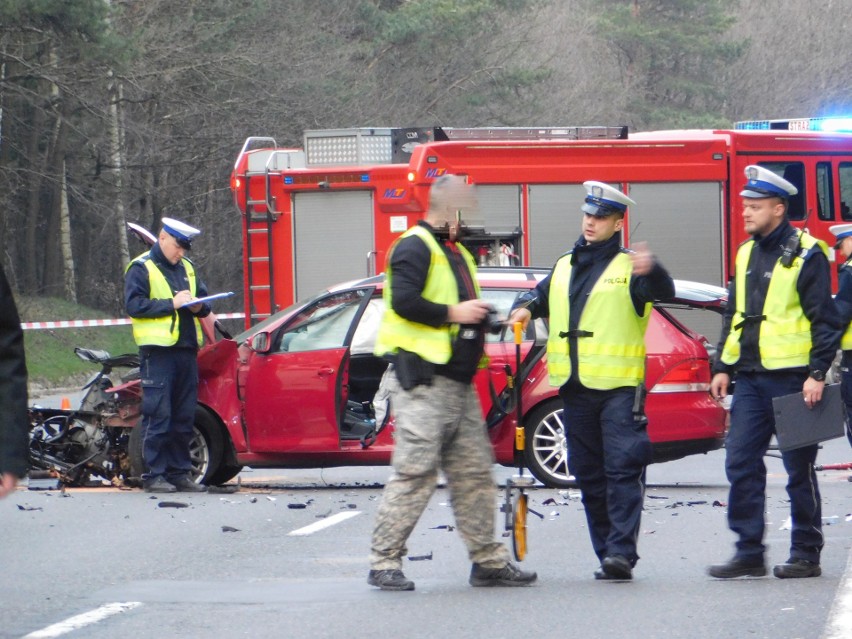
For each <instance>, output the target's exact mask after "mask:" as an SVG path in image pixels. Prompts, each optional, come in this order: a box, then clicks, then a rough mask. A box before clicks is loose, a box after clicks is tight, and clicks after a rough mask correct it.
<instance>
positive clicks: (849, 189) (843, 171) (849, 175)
mask: <svg viewBox="0 0 852 639" xmlns="http://www.w3.org/2000/svg"><path fill="white" fill-rule="evenodd" d="M838 176H839V181H840V217H841V218H842V219H844V220H852V211H850V210H849V207H852V162H841V163H840V167H839V170H838Z"/></svg>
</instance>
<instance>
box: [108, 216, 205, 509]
mask: <svg viewBox="0 0 852 639" xmlns="http://www.w3.org/2000/svg"><path fill="white" fill-rule="evenodd" d="M200 232H201V231H199V230H198V229H196V228H194V227H192V226H190V225H188V224H185V223H184V222H181V221H179V220H175V219H172V218H167V217H164V218H163V226H162V229H161V230H160V234H159V237H158V238H157V243H156V244H154V245H153V246H152V247H151V250H150V251H148V252H147V253H143V254H142V255H140V256H139V257H137V258H135V259H134V260H133V261H132V262H131V263H130V264H129V265H128V266H127V270H126V273H125V286H124V302H125V306H126V308H127V313H128V315H130V318H131V323H132V325H133V338H134V339H135V340H136V344H137V345H138V346H139V357H140V360H141V363H140V370H141V374H142V391H143V394H142V428H144V435H143V445H142V452H143V456H144V458H145V465H146V473H145V474H144V475H143V478H142V479H143V482H144V488H145V490H146V491H147V492H151V493H173V492H176V491H182V492H203V491H205V490H207V488H206V486H203V485H201V484H197V483H196V482H195V481H194V479H193V476H192V463H191V460H190V456H189V446H190V442H191V441H192V433H193V423H194V421H195V405H196V399H197V391H198V364H197V362H196V352H197V350H198V348H199V346H200V345H201V342H202V339H203V338H202V332H201V324H200V323H199V321H198V318H200V317H205V316H207V315H209V314H210V307H209V305H207V304H202V303H200V302H199V303H192V300H193V299H195V298H198V297H204V296H205V295H207V288H206V287H205V285H204V283H203V282H202V281H201V280H200V279H199V278H198V277H197V275H196V273H195V267H194V266H193V264H192V262H190V261H189V259H187V257H186V252H187V251H188V250H190V248H191V246H192V244H191V243H192V240H193V238H195V237H196V236H197V235H198V234H199V233H200Z"/></svg>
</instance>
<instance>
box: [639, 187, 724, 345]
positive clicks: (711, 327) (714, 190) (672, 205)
mask: <svg viewBox="0 0 852 639" xmlns="http://www.w3.org/2000/svg"><path fill="white" fill-rule="evenodd" d="M630 197H631V198H632V199H634V200H635V201H636V206H631V207H630V210H629V212H628V221H627V224H626V226H627V228H628V229H629V230H630V239H629V242H630V243H631V244H635V243H636V242H648V245H649V247H650V248H651V250H652V251H654V253H655V254H656V255H658V256H659V258H660V261H661V262H662V263H663V264H664V265H665V267H666V268H667V269H668V271H669V272H670V273H671V274H672V277H674V278H676V279H683V280H693V281H696V282H704V283H706V284H715V285H717V286H725V285H726V284H727V282H723V281H722V258H723V245H722V215H723V213H722V185H721V184H720V183H719V182H655V183H640V182H633V183H631V184H630ZM738 217H739V216H737V218H738ZM735 222H736V223H739V220H738V219H737V220H735ZM673 314H674V315H675V316H676V317H677V318H678V319H680V320H681V321H682V322H683V323H684V324H686V325H687V326H689V327H690V328H692V329H693V330H695V331H697V332H699V333H701V334H702V335H704V336H705V337H707V338H708V339H709V340H710V341H711V342H713V341H714V340H716V339H717V337H718V335H719V332H720V331H721V328H722V323H721V318H720V317H719V316H718V315H717V314H715V313H689V312H686V311H685V312H682V313H681V312H679V311H675V312H674V313H673Z"/></svg>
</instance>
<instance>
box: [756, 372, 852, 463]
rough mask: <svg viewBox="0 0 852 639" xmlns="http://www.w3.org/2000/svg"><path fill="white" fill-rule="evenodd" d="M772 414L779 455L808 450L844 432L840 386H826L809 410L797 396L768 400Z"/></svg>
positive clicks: (799, 395)
mask: <svg viewBox="0 0 852 639" xmlns="http://www.w3.org/2000/svg"><path fill="white" fill-rule="evenodd" d="M772 410H773V412H774V413H775V437H776V438H777V440H778V449H779V450H781V451H788V450H793V449H795V448H802V447H803V446H812V445H813V444H818V443H819V442H823V441H826V440H828V439H834V438H836V437H843V435H844V434H845V432H846V427H845V415H844V413H845V411H844V404H843V400H842V398H841V397H840V384H827V385H826V386H825V389H824V390H823V392H822V400H820V402H819V404H817V405H816V406H814V407H813V408H808V407H807V406H806V405H805V402H804V399H803V398H802V394H801V393H793V394H791V395H783V396H781V397H774V398H773V399H772Z"/></svg>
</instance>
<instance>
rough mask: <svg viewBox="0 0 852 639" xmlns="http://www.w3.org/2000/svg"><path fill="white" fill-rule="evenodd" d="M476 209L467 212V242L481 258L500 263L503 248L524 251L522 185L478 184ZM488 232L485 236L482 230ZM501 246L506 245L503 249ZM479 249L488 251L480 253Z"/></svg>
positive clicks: (471, 249)
mask: <svg viewBox="0 0 852 639" xmlns="http://www.w3.org/2000/svg"><path fill="white" fill-rule="evenodd" d="M476 199H477V208H476V210H475V211H471V212H470V213H465V218H464V222H465V224H467V226H468V227H470V229H471V231H472V236H471V240H470V241H465V242H464V244H465V245H466V246H467V248H468V249H469V250H470V251H471V253H473V255H474V257H475V258H477V260H479V259H480V258H484V259H485V260H487V264H488V265H490V266H500V265H501V263H500V255H501V252H502V251H509V250H511V252H512V253H514V254H515V255H520V253H521V242H522V238H521V235H520V233H519V230H520V228H521V187H520V185H518V184H494V185H491V184H482V185H477V187H476ZM483 231H484V232H485V235H484V236H483V234H482V232H483ZM501 245H506V248H504V249H501ZM480 249H482V250H483V251H484V250H488V253H487V254H484V255H480Z"/></svg>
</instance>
